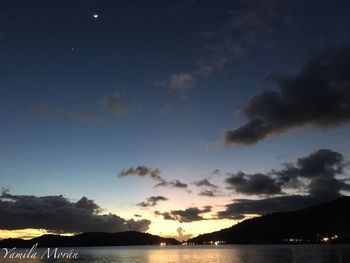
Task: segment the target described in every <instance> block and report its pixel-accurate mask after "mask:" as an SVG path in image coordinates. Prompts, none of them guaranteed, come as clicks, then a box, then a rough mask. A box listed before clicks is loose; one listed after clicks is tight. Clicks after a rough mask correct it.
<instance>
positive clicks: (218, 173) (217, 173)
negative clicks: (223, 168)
mask: <svg viewBox="0 0 350 263" xmlns="http://www.w3.org/2000/svg"><path fill="white" fill-rule="evenodd" d="M211 174H212V175H220V170H219V169H215V170H214V171H212V172H211Z"/></svg>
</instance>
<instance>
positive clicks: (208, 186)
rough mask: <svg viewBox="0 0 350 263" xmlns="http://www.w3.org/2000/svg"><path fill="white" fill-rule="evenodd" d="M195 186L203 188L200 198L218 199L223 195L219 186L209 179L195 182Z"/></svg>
mask: <svg viewBox="0 0 350 263" xmlns="http://www.w3.org/2000/svg"><path fill="white" fill-rule="evenodd" d="M193 184H194V185H195V186H197V187H200V188H201V191H200V192H199V193H198V195H199V196H208V197H217V196H221V195H222V193H221V191H220V190H219V186H218V185H216V184H213V183H211V182H210V181H209V180H208V179H203V180H199V181H194V182H193Z"/></svg>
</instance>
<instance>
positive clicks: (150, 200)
mask: <svg viewBox="0 0 350 263" xmlns="http://www.w3.org/2000/svg"><path fill="white" fill-rule="evenodd" d="M167 200H169V199H168V198H166V197H164V196H151V197H148V198H147V199H146V201H145V202H141V203H138V204H137V205H138V206H141V207H149V206H156V205H157V203H158V202H159V201H167Z"/></svg>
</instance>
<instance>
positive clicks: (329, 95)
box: [225, 47, 350, 144]
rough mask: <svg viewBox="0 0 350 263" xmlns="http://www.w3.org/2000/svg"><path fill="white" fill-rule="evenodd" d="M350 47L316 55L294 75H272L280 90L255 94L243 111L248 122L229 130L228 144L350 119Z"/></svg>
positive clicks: (252, 141) (252, 140) (251, 142)
mask: <svg viewBox="0 0 350 263" xmlns="http://www.w3.org/2000/svg"><path fill="white" fill-rule="evenodd" d="M349 61H350V49H349V48H347V47H343V48H337V49H327V50H324V51H322V52H320V53H318V54H316V55H315V56H313V57H312V58H311V59H310V60H309V61H308V62H307V63H306V64H305V65H304V67H303V68H302V71H301V72H300V74H299V75H296V76H294V77H291V76H283V75H278V74H275V75H273V76H271V77H270V79H271V81H273V82H275V83H276V84H277V85H278V87H279V90H278V91H266V92H264V93H262V94H261V95H257V96H255V97H252V98H251V99H250V100H249V101H248V102H247V103H246V105H245V106H244V107H243V108H242V109H241V110H240V115H242V116H244V117H246V118H247V119H248V122H247V123H246V124H245V125H243V126H241V127H239V128H236V129H233V130H228V131H226V132H225V142H226V143H228V144H231V143H235V144H253V143H256V142H258V141H260V140H263V139H265V138H266V137H267V136H269V135H273V134H277V133H281V132H285V131H287V130H289V129H291V128H298V127H303V126H312V127H320V128H325V127H331V126H337V125H340V124H342V123H345V122H348V121H349V120H350V62H349Z"/></svg>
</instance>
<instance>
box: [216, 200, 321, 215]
mask: <svg viewBox="0 0 350 263" xmlns="http://www.w3.org/2000/svg"><path fill="white" fill-rule="evenodd" d="M320 202H322V200H320V199H317V198H315V197H313V196H309V195H307V196H303V195H289V196H277V197H271V198H266V199H258V200H248V199H236V200H234V202H233V203H231V204H228V205H226V209H225V210H224V211H219V212H218V213H217V216H218V218H231V219H237V220H238V219H243V218H244V217H245V215H247V214H253V215H265V214H268V213H272V212H282V211H293V210H298V209H302V208H305V207H308V206H311V205H314V204H317V203H320Z"/></svg>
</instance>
